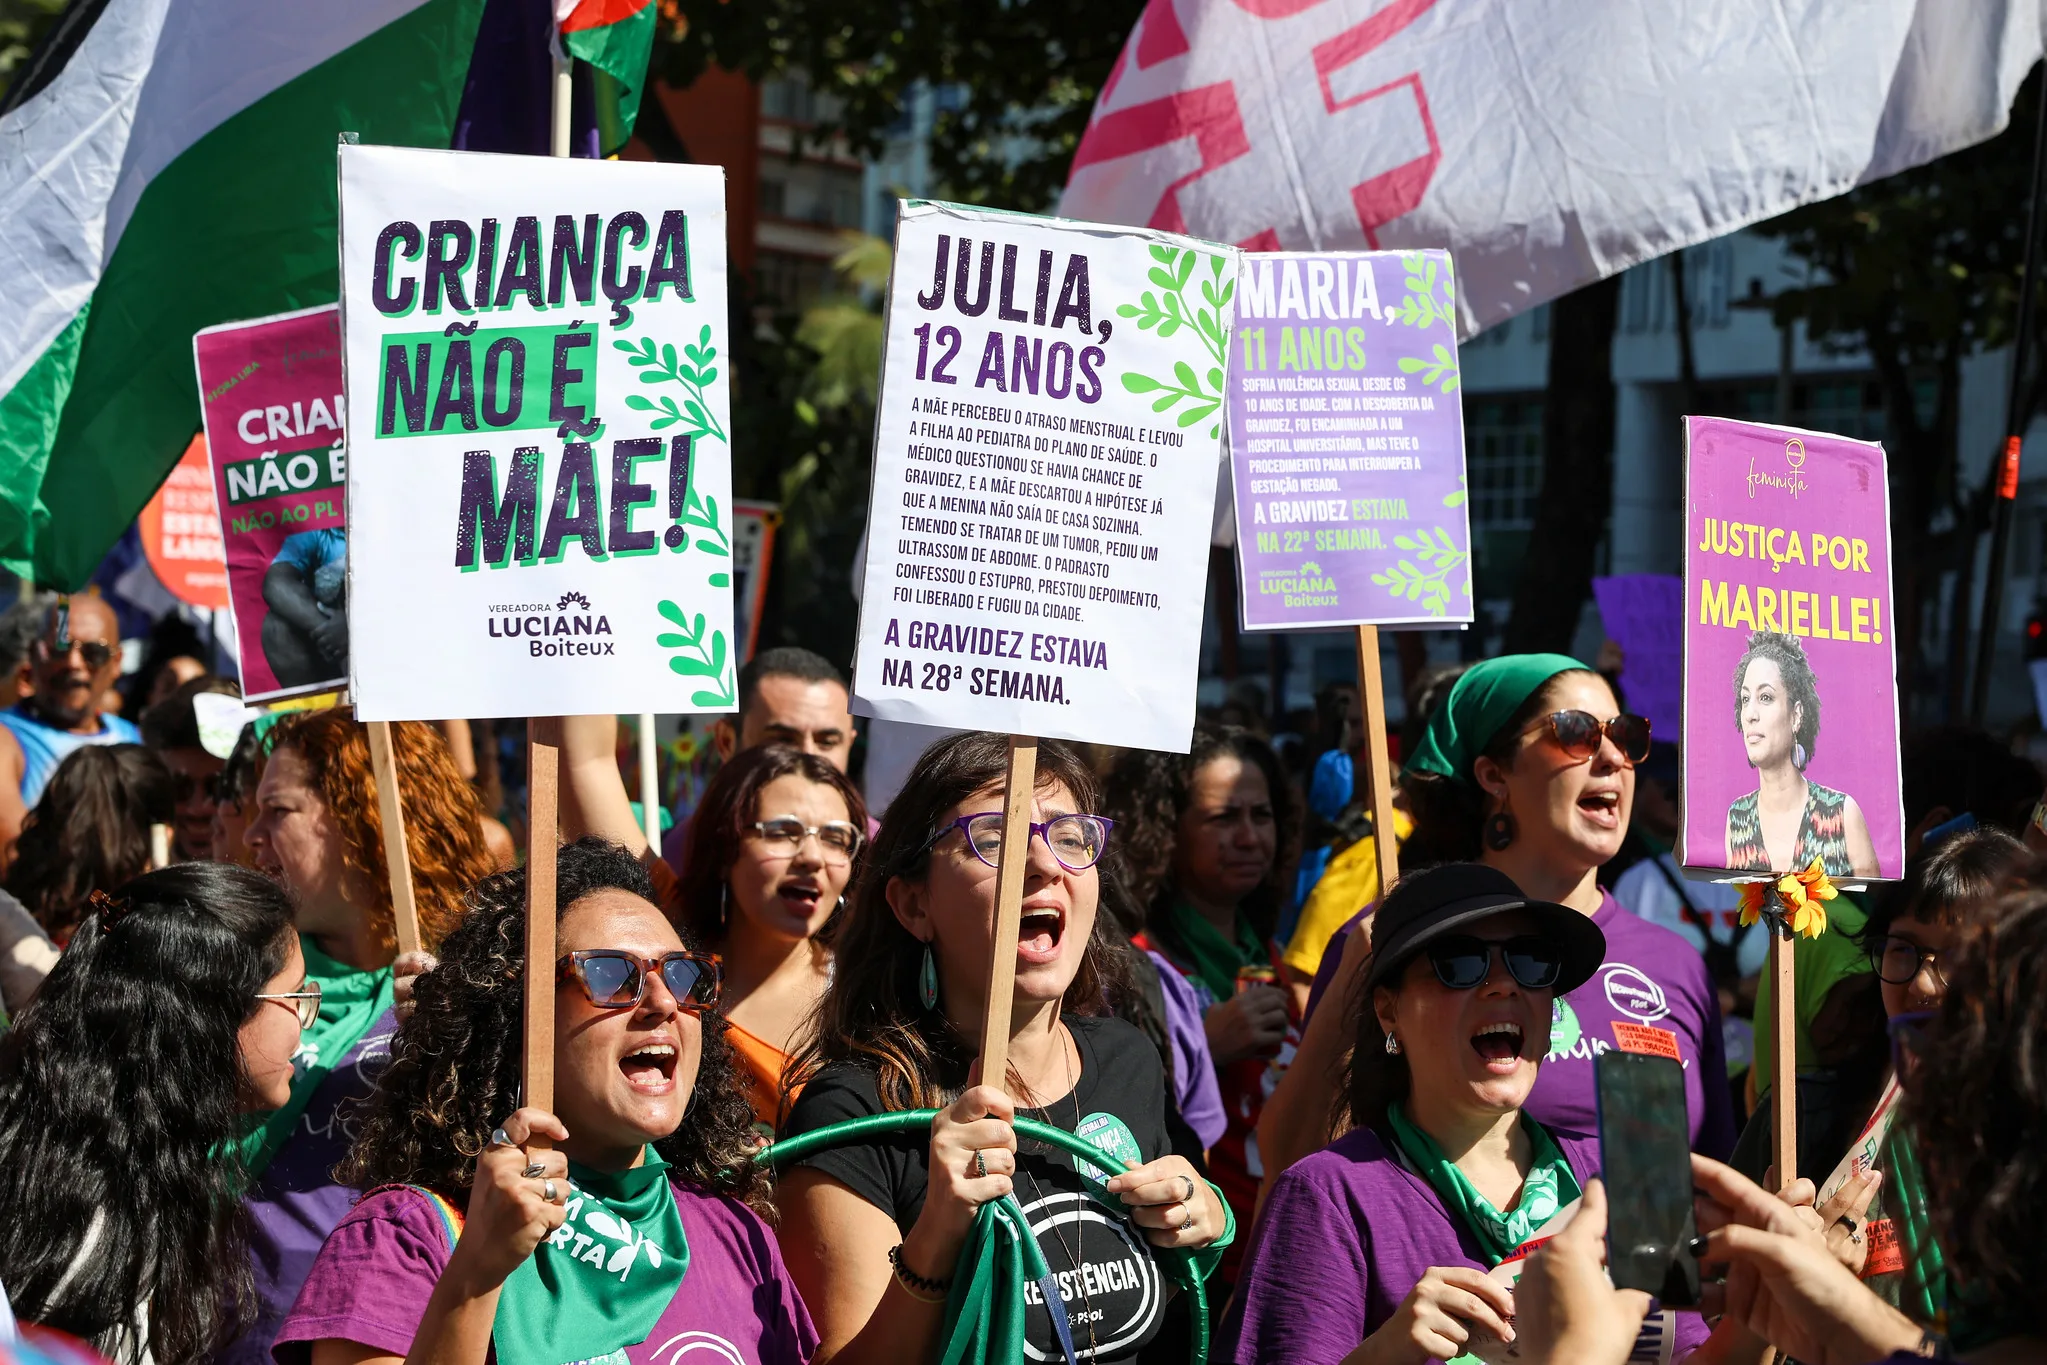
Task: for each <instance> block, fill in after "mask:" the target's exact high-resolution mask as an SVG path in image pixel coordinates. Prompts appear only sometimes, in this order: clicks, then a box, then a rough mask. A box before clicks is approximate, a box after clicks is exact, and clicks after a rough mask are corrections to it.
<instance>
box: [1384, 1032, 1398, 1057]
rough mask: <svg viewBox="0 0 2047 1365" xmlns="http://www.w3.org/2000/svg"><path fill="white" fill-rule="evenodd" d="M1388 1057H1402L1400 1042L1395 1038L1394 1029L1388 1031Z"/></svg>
mask: <svg viewBox="0 0 2047 1365" xmlns="http://www.w3.org/2000/svg"><path fill="white" fill-rule="evenodd" d="M1386 1055H1387V1056H1388V1057H1398V1056H1399V1055H1400V1040H1399V1039H1398V1038H1395V1037H1394V1036H1393V1030H1392V1029H1387V1030H1386Z"/></svg>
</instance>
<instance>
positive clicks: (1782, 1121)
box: [1769, 926, 1798, 1190]
mask: <svg viewBox="0 0 2047 1365" xmlns="http://www.w3.org/2000/svg"><path fill="white" fill-rule="evenodd" d="M1792 947H1793V941H1792V939H1791V937H1790V936H1789V935H1788V934H1783V933H1779V932H1777V930H1776V929H1775V927H1774V926H1773V927H1772V929H1771V932H1770V964H1769V972H1770V1036H1771V1041H1772V1044H1773V1047H1774V1053H1773V1055H1774V1056H1775V1058H1776V1066H1775V1069H1776V1079H1775V1080H1774V1081H1773V1082H1772V1083H1771V1087H1770V1088H1771V1090H1772V1092H1773V1095H1772V1098H1771V1100H1770V1156H1771V1160H1772V1163H1773V1164H1774V1165H1775V1166H1776V1168H1777V1188H1778V1189H1780V1190H1781V1189H1783V1188H1784V1187H1785V1186H1786V1185H1789V1184H1790V1183H1791V1182H1792V1181H1794V1180H1796V1179H1798V1000H1797V998H1796V995H1795V994H1794V987H1795V985H1796V974H1795V972H1794V970H1793V967H1792V963H1793V953H1792Z"/></svg>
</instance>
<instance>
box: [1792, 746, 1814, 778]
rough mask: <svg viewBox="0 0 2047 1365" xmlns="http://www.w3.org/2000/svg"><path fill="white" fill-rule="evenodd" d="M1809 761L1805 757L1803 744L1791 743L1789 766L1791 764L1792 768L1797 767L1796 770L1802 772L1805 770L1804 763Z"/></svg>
mask: <svg viewBox="0 0 2047 1365" xmlns="http://www.w3.org/2000/svg"><path fill="white" fill-rule="evenodd" d="M1809 761H1810V760H1809V759H1807V757H1806V753H1805V746H1804V745H1803V744H1793V745H1792V746H1791V766H1792V767H1794V768H1796V769H1798V771H1800V772H1804V771H1805V765H1806V764H1807V763H1808V762H1809Z"/></svg>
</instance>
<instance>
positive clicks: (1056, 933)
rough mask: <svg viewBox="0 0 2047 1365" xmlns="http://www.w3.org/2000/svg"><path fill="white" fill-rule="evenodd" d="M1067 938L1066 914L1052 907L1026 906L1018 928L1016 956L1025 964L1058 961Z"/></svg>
mask: <svg viewBox="0 0 2047 1365" xmlns="http://www.w3.org/2000/svg"><path fill="white" fill-rule="evenodd" d="M1065 937H1066V912H1065V911H1064V910H1061V909H1059V908H1058V907H1057V906H1052V905H1026V906H1025V907H1024V908H1023V920H1022V922H1021V923H1020V924H1019V926H1018V928H1017V935H1016V955H1017V958H1018V960H1019V961H1022V962H1025V963H1032V964H1036V963H1044V962H1053V961H1056V960H1057V959H1058V957H1059V944H1060V941H1061V940H1062V939H1064V938H1065Z"/></svg>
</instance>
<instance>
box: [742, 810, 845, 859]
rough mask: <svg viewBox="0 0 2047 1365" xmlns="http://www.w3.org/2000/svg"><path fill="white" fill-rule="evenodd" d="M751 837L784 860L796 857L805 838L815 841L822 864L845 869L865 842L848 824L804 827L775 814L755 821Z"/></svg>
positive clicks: (788, 818)
mask: <svg viewBox="0 0 2047 1365" xmlns="http://www.w3.org/2000/svg"><path fill="white" fill-rule="evenodd" d="M753 836H754V838H756V839H758V840H760V841H761V842H762V843H764V844H766V845H767V846H768V847H769V848H771V849H773V850H774V851H775V852H776V853H777V854H779V855H781V856H782V857H785V858H793V857H795V856H796V850H797V849H799V848H801V847H802V846H803V841H804V840H805V839H816V840H817V846H818V847H819V848H820V849H822V850H824V860H825V862H827V863H829V864H831V865H832V866H833V867H844V866H845V865H846V864H847V863H849V862H851V861H853V855H854V854H855V853H858V852H859V851H860V845H861V844H862V843H863V842H864V840H863V839H862V837H861V834H860V831H859V830H857V829H855V828H853V826H852V824H851V823H850V822H848V821H845V820H832V821H828V822H827V823H825V824H822V825H806V824H804V823H803V822H802V821H801V820H799V819H797V818H796V817H795V816H793V815H776V816H772V817H770V818H768V819H766V820H757V821H755V822H754V826H753Z"/></svg>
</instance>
